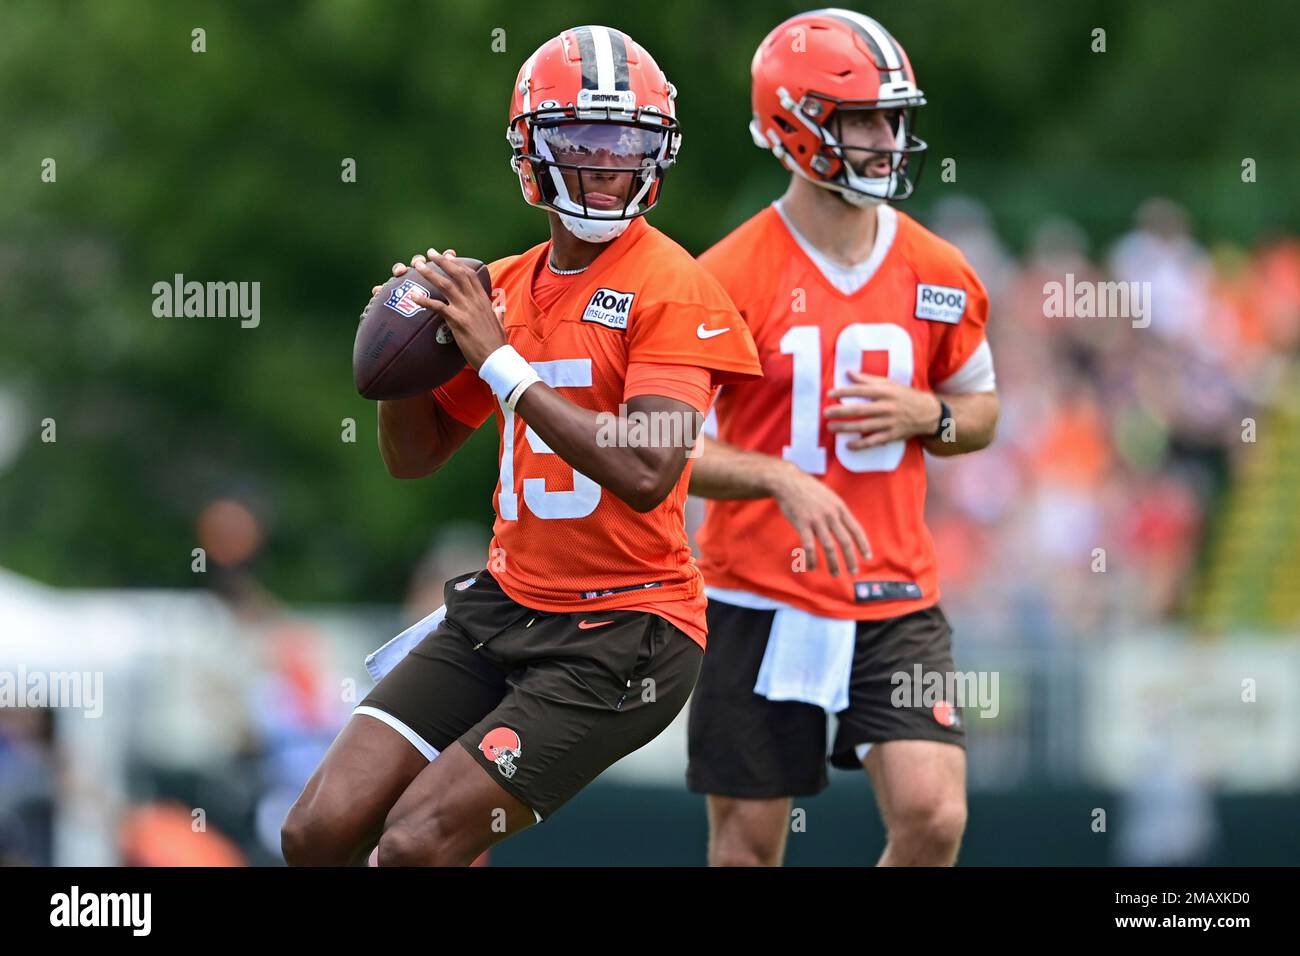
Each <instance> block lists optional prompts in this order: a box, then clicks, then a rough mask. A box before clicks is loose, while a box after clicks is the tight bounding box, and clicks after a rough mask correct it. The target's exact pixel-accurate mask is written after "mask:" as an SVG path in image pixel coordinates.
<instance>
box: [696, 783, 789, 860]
mask: <svg viewBox="0 0 1300 956" xmlns="http://www.w3.org/2000/svg"><path fill="white" fill-rule="evenodd" d="M707 800H708V810H709V865H710V866H780V864H781V860H782V858H783V857H784V856H785V844H786V838H787V836H788V834H789V832H790V808H791V804H792V802H793V801H792V800H791V798H790V797H773V798H766V799H757V800H751V799H745V798H740V797H723V796H718V795H717V794H710V795H709V796H708V798H707Z"/></svg>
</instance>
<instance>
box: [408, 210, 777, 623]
mask: <svg viewBox="0 0 1300 956" xmlns="http://www.w3.org/2000/svg"><path fill="white" fill-rule="evenodd" d="M549 251H550V243H549V242H546V243H542V244H541V245H538V246H535V247H534V248H532V249H530V250H529V251H527V252H525V253H523V254H522V255H518V256H512V257H509V258H507V259H502V260H500V261H498V262H494V263H492V264H491V266H490V267H489V268H490V271H491V274H492V284H493V286H494V288H495V290H496V293H495V294H496V296H497V303H498V306H502V305H503V306H504V310H505V311H504V317H503V320H504V324H505V331H506V340H507V341H508V342H509V343H510V345H512V346H514V348H515V350H516V351H518V352H519V354H520V355H522V356H523V357H524V358H525V359H527V360H528V361H529V362H531V363H532V365H533V368H534V369H535V370H536V371H537V374H538V375H540V376H541V378H542V381H543V382H545V383H546V384H548V385H550V386H551V387H552V388H555V389H557V390H558V391H559V392H560V394H561V395H563V396H564V397H565V398H566V399H568V400H569V401H571V402H573V403H574V404H575V405H580V406H582V407H583V408H588V409H591V410H593V411H597V412H609V413H612V414H613V415H617V414H618V413H619V405H620V404H621V403H624V402H626V401H627V399H629V398H632V397H635V396H634V395H632V394H628V393H627V388H626V385H627V372H628V366H629V364H630V363H636V364H638V365H640V364H642V363H650V364H653V365H658V366H662V365H674V366H678V367H685V368H695V369H701V368H702V369H706V370H708V372H709V373H711V387H714V388H716V387H717V386H719V385H722V384H726V383H738V382H742V381H746V380H749V379H752V378H756V377H758V375H759V374H760V370H759V365H758V358H757V355H756V353H755V350H754V342H753V339H752V338H751V337H750V334H749V331H748V329H747V328H746V327H745V323H744V322H743V321H742V320H741V318H740V316H739V315H738V314H737V312H736V310H735V307H734V306H733V305H732V304H731V300H730V299H729V298H728V297H727V294H726V292H724V291H723V289H722V287H721V286H720V285H719V284H718V282H717V280H716V279H714V278H713V277H712V276H711V275H709V273H708V272H707V271H706V270H705V269H704V268H703V267H702V266H700V264H699V263H698V262H696V261H695V260H694V259H693V258H692V257H691V255H690V254H689V253H688V252H686V250H685V249H683V248H682V247H681V246H679V245H678V244H677V243H675V242H673V241H672V240H671V239H669V238H668V237H667V236H665V235H664V234H663V233H662V232H660V231H659V230H658V229H655V228H654V227H653V226H650V225H649V224H648V223H646V222H645V220H644V219H641V218H638V219H635V220H633V222H632V224H631V225H630V226H629V227H628V229H627V231H626V232H624V233H623V235H622V236H620V237H618V238H617V239H615V240H613V242H611V243H610V246H609V248H607V249H606V250H605V251H604V252H602V253H601V254H600V256H598V257H597V258H596V260H595V261H594V262H593V263H592V264H591V266H590V267H589V268H588V269H587V271H586V272H584V273H581V274H580V275H579V276H576V277H574V279H573V281H571V283H570V286H571V287H570V288H569V289H568V290H567V291H565V292H564V293H563V294H562V295H559V298H558V299H556V301H555V303H554V305H553V306H552V307H551V308H550V309H549V310H547V311H545V312H543V311H541V310H540V309H539V308H538V306H537V304H536V303H535V302H534V299H533V287H534V276H535V275H536V274H537V271H538V270H539V269H545V268H546V264H545V263H546V256H547V255H549ZM548 291H550V292H551V293H552V295H554V293H555V290H554V288H553V285H552V286H551V287H550V288H549V289H548ZM723 329H725V330H726V331H719V330H723ZM685 368H684V371H685ZM663 393H664V390H663V389H661V388H655V389H654V390H653V391H652V392H651V393H650V394H663ZM637 394H642V393H640V392H638V393H637ZM685 394H694V393H685V392H684V393H683V397H684V396H685ZM434 396H435V398H436V399H437V400H438V402H439V403H440V404H441V405H442V407H443V408H444V409H446V410H447V412H448V413H449V414H451V415H452V416H453V417H454V418H456V419H457V420H458V421H460V422H463V423H464V424H466V425H468V426H470V427H475V428H476V427H478V426H479V425H480V424H482V423H483V422H484V421H485V420H486V419H487V417H488V415H490V414H495V415H496V420H497V426H498V431H499V434H500V436H501V446H500V458H499V461H500V477H499V481H498V483H497V488H496V491H495V493H494V496H493V498H494V503H495V505H496V514H497V519H496V523H495V525H494V528H493V530H494V532H495V533H494V537H493V539H492V551H491V555H490V557H489V563H488V567H489V569H490V570H491V572H492V576H493V577H494V578H495V579H496V580H497V581H498V582H500V584H501V587H502V589H503V590H504V591H505V592H506V593H507V594H508V595H510V597H511V598H513V599H514V600H515V601H518V602H519V603H520V604H522V605H524V606H525V607H531V608H536V609H538V610H542V611H555V612H585V611H605V610H644V611H650V612H652V613H656V614H659V615H660V616H662V617H665V618H667V619H668V620H669V621H671V622H672V623H673V624H675V625H677V626H678V627H680V628H681V629H682V630H683V631H685V632H686V633H687V634H689V635H690V636H691V637H692V638H693V639H695V640H696V641H697V642H699V644H700V645H701V646H703V645H704V643H705V634H706V633H707V627H706V625H705V617H704V609H705V603H706V602H705V597H704V587H703V581H702V579H701V577H700V572H699V569H698V568H697V567H696V565H695V561H694V559H693V558H692V557H691V550H690V545H689V543H688V541H687V537H686V528H685V519H684V514H683V507H684V503H685V499H686V488H687V485H688V483H689V481H690V470H691V461H690V460H688V461H687V463H686V467H685V469H684V470H683V471H682V475H681V478H680V479H679V481H678V482H677V484H676V486H675V487H674V488H673V490H672V491H671V492H670V493H669V495H668V497H667V498H666V499H665V500H664V501H663V502H662V503H660V504H659V505H658V507H656V508H654V509H653V510H652V511H650V512H648V513H646V514H638V513H637V512H636V511H634V510H633V509H632V508H631V506H629V505H628V504H626V503H625V502H623V501H622V500H620V499H619V498H618V497H616V496H615V495H614V494H612V493H611V492H609V491H607V490H606V489H604V488H602V487H601V486H600V485H598V484H597V483H596V482H595V481H593V480H592V479H590V478H588V477H587V476H585V475H583V474H581V473H580V472H578V471H577V470H576V469H574V468H573V467H572V466H571V465H569V464H568V463H566V462H565V461H564V460H563V459H561V458H560V456H559V455H557V454H555V453H554V452H552V451H551V450H550V448H548V447H547V445H546V443H545V442H543V441H542V439H541V438H540V437H539V436H538V435H537V434H536V433H535V432H534V431H533V430H532V429H531V428H529V427H527V426H526V425H525V424H524V422H523V421H522V419H521V417H520V416H519V415H517V414H516V413H514V412H511V411H509V410H508V409H506V408H505V406H504V405H503V404H502V403H500V402H498V401H497V399H496V397H495V396H494V395H493V394H492V392H491V391H490V390H489V389H488V387H487V385H486V384H485V383H484V382H483V380H482V379H480V378H479V377H478V373H477V372H475V371H474V369H472V368H466V369H465V370H464V371H462V372H461V373H460V374H459V375H458V376H457V377H456V378H454V379H452V380H451V381H450V382H448V383H447V384H446V385H444V386H442V387H441V388H438V389H435V391H434ZM668 397H669V398H676V397H678V396H677V395H668ZM706 403H707V400H706V401H705V402H700V404H701V405H704V404H706ZM699 410H700V411H705V410H707V409H706V408H700V409H699ZM682 424H683V425H684V426H686V427H690V425H689V423H682ZM669 427H671V424H669V425H668V426H665V429H667V428H669ZM654 431H655V429H653V428H652V429H651V432H652V433H653V432H654ZM610 434H611V435H612V434H614V433H613V432H612V431H611V432H610ZM661 434H662V435H663V436H664V437H667V436H669V435H670V434H671V432H669V431H667V430H665V431H663V432H662V433H661ZM678 434H680V432H679V433H678Z"/></svg>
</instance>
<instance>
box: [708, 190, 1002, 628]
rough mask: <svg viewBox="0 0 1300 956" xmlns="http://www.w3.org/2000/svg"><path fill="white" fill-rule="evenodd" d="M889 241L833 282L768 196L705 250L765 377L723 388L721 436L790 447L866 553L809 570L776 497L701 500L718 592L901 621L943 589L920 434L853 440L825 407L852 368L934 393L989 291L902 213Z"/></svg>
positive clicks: (757, 445) (972, 332)
mask: <svg viewBox="0 0 1300 956" xmlns="http://www.w3.org/2000/svg"><path fill="white" fill-rule="evenodd" d="M893 212H894V213H895V215H896V217H897V218H896V224H897V228H896V231H895V233H894V237H893V241H892V243H891V245H890V246H889V248H888V251H887V252H886V253H885V256H884V258H883V259H882V260H881V262H880V264H879V267H878V269H877V270H876V272H875V273H874V274H873V275H872V277H871V278H870V279H869V280H868V281H867V283H866V285H864V286H863V287H862V288H861V289H859V290H858V291H857V292H856V293H854V294H853V295H846V294H844V293H843V292H841V291H839V290H838V289H837V288H836V287H835V286H834V285H832V284H831V283H830V282H829V281H828V280H827V279H826V278H825V276H824V275H823V274H822V272H821V270H820V269H818V268H817V266H816V264H814V263H813V262H812V260H811V259H809V258H808V256H807V255H806V254H805V252H804V251H803V249H802V248H801V247H800V246H799V244H798V242H797V241H796V240H795V238H794V236H792V235H791V233H790V231H789V229H788V228H787V227H786V225H785V222H784V221H783V220H782V218H781V214H780V213H779V212H778V211H777V210H776V209H775V208H773V207H771V206H769V207H768V208H766V209H764V210H763V211H762V212H760V213H759V214H758V215H756V216H754V217H753V218H752V219H750V220H749V221H748V222H746V223H744V224H742V225H741V226H740V227H738V228H737V229H736V230H735V231H734V232H732V233H731V234H730V235H729V236H727V237H726V238H725V239H723V240H722V241H721V242H719V243H718V244H717V245H715V246H714V247H713V248H712V249H710V250H709V251H708V252H706V253H704V255H703V256H701V257H700V263H701V264H702V265H704V266H705V267H706V268H707V269H708V270H709V271H710V272H712V273H713V274H714V275H715V276H717V277H718V279H719V281H721V283H722V285H723V286H724V287H725V288H726V289H727V291H728V292H729V293H730V295H731V297H732V300H733V301H734V302H735V304H736V306H737V308H739V309H740V312H741V314H742V315H743V316H744V318H745V321H746V322H747V323H748V324H749V329H750V332H751V333H752V334H753V337H754V341H755V344H756V345H757V346H758V353H759V358H760V360H761V362H762V365H763V378H762V379H761V380H760V381H755V382H749V383H743V384H739V385H729V386H727V387H726V388H724V389H722V392H721V395H720V396H719V398H718V400H717V403H716V413H717V423H718V439H719V440H720V441H722V442H725V443H726V444H729V445H734V446H736V447H738V448H743V449H748V450H751V451H759V452H763V453H765V454H768V455H773V456H777V457H783V458H785V459H786V460H787V461H790V462H793V463H794V464H796V465H798V466H799V467H800V468H802V469H803V470H804V471H806V472H808V473H809V474H811V475H816V476H818V477H819V478H821V480H822V481H824V482H825V483H826V484H827V485H828V486H829V487H830V488H832V489H833V490H834V491H835V492H836V493H837V494H838V495H840V497H842V498H843V499H844V501H845V503H846V504H847V505H848V506H849V507H850V508H851V509H852V511H853V513H854V515H855V516H856V517H857V519H858V521H859V522H860V523H861V525H862V527H863V529H864V530H865V531H866V533H867V537H868V538H869V539H870V542H871V548H872V552H873V556H872V558H871V559H870V560H868V561H867V562H865V564H864V563H861V562H860V563H859V573H858V574H857V575H855V576H849V575H848V574H847V573H846V572H845V571H844V570H843V568H841V574H840V576H838V577H832V576H831V575H830V574H829V572H827V571H826V569H825V563H824V561H819V563H818V567H817V569H816V570H815V571H806V570H803V567H804V565H803V563H802V562H801V557H802V555H801V553H800V552H799V551H798V549H799V548H800V543H799V539H798V536H797V535H796V534H795V532H794V529H793V528H792V527H791V525H790V523H789V522H788V521H787V520H786V519H785V517H784V516H783V515H782V514H781V511H780V509H779V508H778V507H777V504H776V502H775V501H774V500H773V499H770V498H765V499H757V500H752V501H709V502H708V503H707V505H706V518H705V522H704V524H703V526H702V527H701V529H700V532H699V535H698V545H699V548H700V555H701V557H700V569H701V570H702V571H703V573H704V578H705V581H706V582H707V583H708V584H709V586H711V587H717V588H725V589H736V590H742V591H747V592H750V593H752V594H757V595H760V596H761V597H765V598H768V599H770V600H775V601H779V602H782V603H784V604H788V605H791V606H794V607H797V608H800V609H802V610H804V611H808V612H810V613H812V614H819V615H823V616H826V617H835V618H841V619H844V618H848V619H856V620H878V619H881V618H887V617H895V616H898V615H901V614H906V613H908V612H910V611H914V610H918V609H920V608H924V607H928V606H930V605H932V604H934V603H935V602H936V601H937V600H938V599H939V580H938V572H937V568H936V564H935V556H934V544H933V542H932V541H931V538H930V532H929V531H928V530H927V528H926V526H925V520H924V512H925V461H924V452H923V449H922V447H921V442H920V440H919V439H910V440H908V441H896V442H891V443H889V444H886V445H882V446H879V447H876V448H869V449H861V450H850V449H849V448H848V447H847V444H848V442H849V441H851V440H852V439H853V438H856V437H858V436H857V434H856V433H846V432H840V433H836V432H831V431H829V430H828V429H827V427H826V425H827V419H826V418H825V417H824V411H825V409H826V408H827V407H829V406H830V405H833V404H836V403H837V401H838V400H836V399H831V398H828V397H827V394H826V393H827V392H828V391H829V390H830V389H832V388H835V387H840V386H844V385H850V384H852V383H851V382H850V381H849V379H848V372H849V371H850V370H858V371H863V372H867V373H870V374H874V375H887V376H888V377H889V378H891V379H893V380H895V381H897V382H901V383H903V384H906V385H911V386H913V387H915V388H919V389H930V388H932V387H933V386H934V385H935V384H936V383H939V382H942V381H943V380H944V379H946V378H948V377H949V376H950V375H952V374H953V373H954V372H956V371H957V370H958V369H960V368H961V367H962V365H963V364H964V363H965V362H966V360H967V359H969V358H970V357H971V355H972V354H973V353H974V352H975V350H976V349H977V348H978V347H979V345H980V343H981V342H982V341H983V340H984V324H985V321H986V319H987V316H988V297H987V295H986V294H985V291H984V287H983V286H982V285H981V284H980V281H979V279H978V278H977V277H976V276H975V272H974V270H972V269H971V267H970V265H969V264H967V262H966V260H965V259H964V258H963V257H962V255H961V253H960V252H959V251H958V250H957V249H956V247H954V246H952V245H951V244H949V243H948V242H945V241H944V240H942V239H940V238H939V237H938V236H936V235H934V234H933V233H931V232H930V231H929V230H927V229H925V228H924V227H923V226H921V225H920V224H919V223H917V222H916V221H915V220H913V219H911V218H910V217H908V216H906V215H904V214H903V213H901V212H897V211H896V210H894V211H893Z"/></svg>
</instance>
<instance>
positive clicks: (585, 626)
mask: <svg viewBox="0 0 1300 956" xmlns="http://www.w3.org/2000/svg"><path fill="white" fill-rule="evenodd" d="M613 623H614V619H613V618H610V619H609V620H608V621H579V622H578V630H580V631H590V630H591V629H592V628H593V627H604V626H605V625H606V624H613Z"/></svg>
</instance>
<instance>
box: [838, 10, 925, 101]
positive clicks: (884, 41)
mask: <svg viewBox="0 0 1300 956" xmlns="http://www.w3.org/2000/svg"><path fill="white" fill-rule="evenodd" d="M826 12H827V13H829V14H831V15H833V16H836V17H839V18H841V19H843V20H848V21H849V22H851V23H852V24H853V25H854V26H856V27H857V28H858V29H859V30H861V31H863V32H864V33H865V34H866V35H867V36H868V37H869V38H870V39H871V41H872V44H873V45H874V46H875V47H876V48H878V49H879V50H880V54H881V56H882V57H884V60H885V68H886V69H888V70H889V82H890V83H898V82H900V81H902V80H905V79H907V77H906V76H904V75H903V58H902V55H901V54H900V53H899V52H898V47H897V46H896V45H895V43H894V38H893V37H892V36H890V35H889V31H888V30H886V29H885V28H884V27H882V26H881V25H880V24H879V23H877V22H876V21H875V20H873V19H871V17H868V16H866V15H864V14H861V13H858V12H857V11H855V10H840V9H838V8H832V9H829V10H827V11H826Z"/></svg>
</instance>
